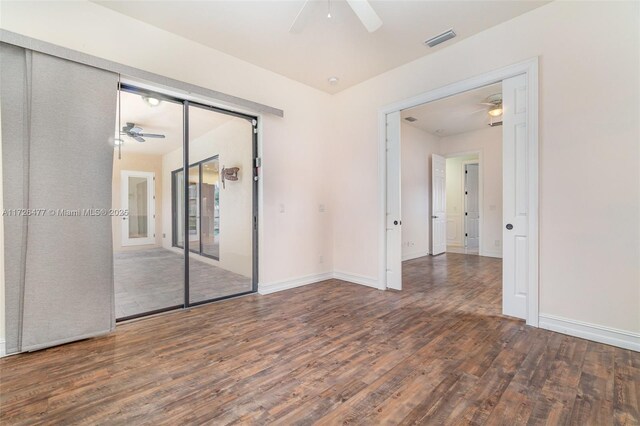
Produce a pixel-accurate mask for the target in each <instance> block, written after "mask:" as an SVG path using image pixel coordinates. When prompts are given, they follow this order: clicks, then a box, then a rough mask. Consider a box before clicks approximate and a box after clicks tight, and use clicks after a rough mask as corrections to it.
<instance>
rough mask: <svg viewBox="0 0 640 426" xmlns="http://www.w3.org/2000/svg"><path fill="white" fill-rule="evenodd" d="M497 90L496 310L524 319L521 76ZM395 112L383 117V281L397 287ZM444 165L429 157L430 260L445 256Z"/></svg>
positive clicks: (525, 144) (525, 143) (526, 150)
mask: <svg viewBox="0 0 640 426" xmlns="http://www.w3.org/2000/svg"><path fill="white" fill-rule="evenodd" d="M502 91H503V95H502V97H503V110H504V114H503V133H502V145H503V156H502V164H503V166H502V167H503V188H502V192H503V196H502V197H503V226H504V227H503V238H502V241H503V253H502V256H503V258H502V270H503V272H502V305H503V306H502V309H503V313H504V314H506V315H511V316H514V317H518V318H526V317H527V289H528V287H529V282H528V279H529V273H528V268H529V259H530V256H529V253H528V247H529V229H528V221H529V214H530V212H529V206H528V200H529V198H530V194H529V184H528V183H529V178H528V170H527V164H528V163H529V155H531V153H530V146H529V144H530V141H529V140H528V129H527V105H528V102H527V79H526V75H524V74H523V75H519V76H516V77H511V78H508V79H505V80H503V81H502ZM400 119H401V118H400V112H394V113H390V114H387V116H386V200H385V201H386V203H385V204H386V211H385V213H386V220H385V224H386V233H385V236H386V280H387V283H386V284H387V287H388V288H392V289H398V290H400V289H401V288H402V256H401V253H402V230H401V224H402V220H401V219H402V214H401V213H402V212H401V210H400V200H401V198H400V197H401V189H400V186H401V185H400V176H401V161H400ZM445 189H446V160H445V158H444V157H442V156H440V155H433V156H432V188H431V191H432V192H431V203H432V206H431V212H432V214H431V216H432V217H431V218H430V220H431V232H432V233H431V235H432V245H431V251H432V253H431V254H432V255H437V254H440V253H443V252H445V251H446V235H447V233H446V220H447V218H446V195H445Z"/></svg>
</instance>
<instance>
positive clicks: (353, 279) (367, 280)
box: [333, 271, 378, 288]
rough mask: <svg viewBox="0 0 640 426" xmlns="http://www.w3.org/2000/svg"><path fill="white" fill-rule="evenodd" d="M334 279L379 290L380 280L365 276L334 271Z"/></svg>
mask: <svg viewBox="0 0 640 426" xmlns="http://www.w3.org/2000/svg"><path fill="white" fill-rule="evenodd" d="M333 278H335V279H337V280H341V281H347V282H350V283H353V284H360V285H365V286H367V287H373V288H378V280H377V279H375V278H371V277H365V276H364V275H357V274H350V273H348V272H342V271H334V272H333Z"/></svg>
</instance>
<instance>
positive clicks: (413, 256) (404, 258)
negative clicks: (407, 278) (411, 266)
mask: <svg viewBox="0 0 640 426" xmlns="http://www.w3.org/2000/svg"><path fill="white" fill-rule="evenodd" d="M425 256H429V251H428V250H427V251H421V252H415V253H407V254H404V255H403V256H402V261H403V262H405V261H407V260H413V259H418V258H419V257H425Z"/></svg>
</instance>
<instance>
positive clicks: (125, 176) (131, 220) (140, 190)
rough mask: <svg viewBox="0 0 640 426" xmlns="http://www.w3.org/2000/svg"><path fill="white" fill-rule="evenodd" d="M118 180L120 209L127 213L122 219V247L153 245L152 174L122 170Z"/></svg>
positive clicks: (153, 198)
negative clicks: (119, 180) (119, 184)
mask: <svg viewBox="0 0 640 426" xmlns="http://www.w3.org/2000/svg"><path fill="white" fill-rule="evenodd" d="M120 178H121V193H122V194H121V197H122V208H123V209H125V210H127V211H128V212H129V214H128V215H127V216H123V217H122V229H121V231H122V234H121V235H122V245H123V246H134V245H144V244H154V243H155V240H156V238H155V226H154V225H155V193H154V185H153V180H154V173H153V172H136V171H125V170H123V171H122V172H121V175H120Z"/></svg>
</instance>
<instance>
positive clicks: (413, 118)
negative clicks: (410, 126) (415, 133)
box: [405, 117, 418, 123]
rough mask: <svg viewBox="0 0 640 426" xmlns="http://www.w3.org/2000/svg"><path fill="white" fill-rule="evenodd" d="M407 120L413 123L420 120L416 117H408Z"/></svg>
mask: <svg viewBox="0 0 640 426" xmlns="http://www.w3.org/2000/svg"><path fill="white" fill-rule="evenodd" d="M405 120H407V121H408V122H409V123H413V122H414V121H418V119H417V118H415V117H406V118H405Z"/></svg>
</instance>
